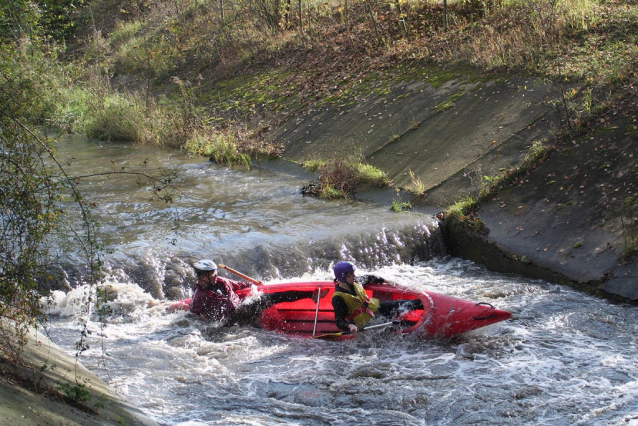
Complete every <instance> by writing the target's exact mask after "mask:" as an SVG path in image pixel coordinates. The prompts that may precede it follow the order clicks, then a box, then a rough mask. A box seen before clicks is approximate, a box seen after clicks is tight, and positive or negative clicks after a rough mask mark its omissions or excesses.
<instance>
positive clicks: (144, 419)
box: [0, 318, 157, 426]
mask: <svg viewBox="0 0 638 426" xmlns="http://www.w3.org/2000/svg"><path fill="white" fill-rule="evenodd" d="M0 321H3V323H2V325H1V327H0V329H1V330H3V333H6V332H10V331H11V330H12V328H13V327H14V325H13V322H12V321H11V320H8V319H6V318H0ZM5 339H13V338H12V337H10V336H9V335H5V336H3V342H5V343H6V342H8V340H5ZM13 343H14V345H13V346H14V347H16V348H17V347H19V346H18V345H17V343H16V342H15V341H13ZM19 359H20V362H15V361H14V360H10V359H8V358H5V357H4V356H3V352H0V371H1V372H2V379H0V401H2V404H0V425H7V426H8V425H20V426H36V425H37V426H58V425H65V426H110V425H113V426H115V425H127V426H157V423H156V422H155V421H154V420H152V419H151V418H149V417H148V416H146V415H145V414H144V413H143V412H142V411H141V410H140V409H138V408H136V407H134V406H132V405H131V404H129V403H128V402H126V401H124V400H123V399H122V398H121V397H119V396H118V395H117V394H116V393H115V392H114V391H113V389H111V388H110V387H109V386H108V385H107V384H106V383H104V382H103V381H102V380H100V378H98V377H97V376H96V375H95V374H93V373H91V372H90V371H89V370H87V369H86V368H85V367H84V366H82V365H81V364H80V363H79V362H78V361H76V359H75V358H74V357H72V356H69V355H67V354H66V353H65V352H64V351H63V350H62V349H61V348H60V347H58V346H57V345H56V344H55V343H53V342H51V341H50V340H49V339H48V338H47V337H46V336H45V335H43V334H42V333H40V332H37V331H35V330H31V331H30V332H29V333H28V334H27V336H26V343H25V344H24V346H23V347H22V350H21V352H20V356H19ZM60 386H66V387H67V389H73V387H75V386H77V387H76V389H80V390H81V392H77V395H76V396H77V398H76V399H69V397H65V396H64V392H63V390H62V389H61V388H60Z"/></svg>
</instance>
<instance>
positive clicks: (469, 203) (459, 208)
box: [444, 196, 486, 233]
mask: <svg viewBox="0 0 638 426" xmlns="http://www.w3.org/2000/svg"><path fill="white" fill-rule="evenodd" d="M478 206H479V202H478V201H477V200H476V199H474V198H473V197H471V196H467V197H465V198H463V199H462V200H460V201H457V202H456V203H454V204H453V205H451V206H450V207H448V208H447V209H446V210H445V212H444V216H445V217H446V218H451V219H453V220H455V221H457V222H459V223H461V225H462V226H464V227H466V228H467V229H470V230H472V231H474V232H478V233H485V232H486V228H485V223H483V221H482V220H481V218H480V217H479V216H478V215H477V214H476V211H477V209H478Z"/></svg>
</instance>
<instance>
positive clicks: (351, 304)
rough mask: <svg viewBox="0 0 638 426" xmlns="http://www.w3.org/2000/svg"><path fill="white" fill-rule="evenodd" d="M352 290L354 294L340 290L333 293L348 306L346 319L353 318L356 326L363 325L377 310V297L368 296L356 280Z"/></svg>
mask: <svg viewBox="0 0 638 426" xmlns="http://www.w3.org/2000/svg"><path fill="white" fill-rule="evenodd" d="M354 291H355V293H357V294H356V296H355V295H353V294H349V293H345V292H342V291H337V292H335V294H334V295H335V296H339V297H341V298H342V299H343V301H344V302H345V303H346V306H347V307H348V316H347V317H346V318H345V319H346V321H350V320H354V323H355V325H356V326H357V327H364V326H365V325H366V324H367V323H368V322H370V320H371V319H372V318H374V313H375V312H376V311H378V310H379V306H380V304H379V299H374V298H370V297H368V295H367V294H366V291H365V290H364V289H363V286H362V285H361V284H359V283H357V282H355V283H354Z"/></svg>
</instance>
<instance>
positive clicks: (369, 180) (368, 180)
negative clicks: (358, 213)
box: [304, 155, 389, 199]
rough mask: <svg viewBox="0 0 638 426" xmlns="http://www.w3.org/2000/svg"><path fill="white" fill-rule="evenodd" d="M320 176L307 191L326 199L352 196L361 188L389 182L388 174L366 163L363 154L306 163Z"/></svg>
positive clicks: (378, 185) (383, 184)
mask: <svg viewBox="0 0 638 426" xmlns="http://www.w3.org/2000/svg"><path fill="white" fill-rule="evenodd" d="M304 167H306V168H308V169H309V170H311V171H318V172H319V174H320V176H319V180H318V182H317V184H316V185H312V188H311V189H310V190H308V191H306V194H307V195H315V196H319V197H321V198H325V199H335V198H346V199H347V198H350V197H351V196H352V194H354V193H355V192H356V191H357V190H359V189H361V188H379V187H383V186H386V185H388V184H389V180H388V177H387V175H386V174H385V173H384V172H382V171H381V170H379V169H377V168H376V167H374V166H372V165H370V164H367V163H365V161H364V160H363V158H362V157H361V156H356V155H350V156H346V157H340V158H334V159H332V160H330V161H322V160H312V161H307V162H305V163H304Z"/></svg>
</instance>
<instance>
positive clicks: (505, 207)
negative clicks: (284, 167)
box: [268, 72, 638, 303]
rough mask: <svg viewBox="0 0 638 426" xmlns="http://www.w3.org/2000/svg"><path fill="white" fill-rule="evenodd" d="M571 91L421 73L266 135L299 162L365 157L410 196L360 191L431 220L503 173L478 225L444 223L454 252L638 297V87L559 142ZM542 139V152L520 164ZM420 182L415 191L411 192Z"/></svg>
mask: <svg viewBox="0 0 638 426" xmlns="http://www.w3.org/2000/svg"><path fill="white" fill-rule="evenodd" d="M477 81H480V82H477ZM572 89H573V90H576V91H578V90H580V89H581V88H580V87H578V86H576V85H574V86H573V87H572ZM563 93H564V88H563V87H562V85H561V84H559V83H556V82H551V81H547V80H542V79H538V78H534V77H529V76H525V77H523V76H517V75H498V76H494V77H492V78H490V77H489V76H482V78H481V79H478V78H477V76H476V75H469V74H464V73H463V72H459V73H458V74H457V75H456V76H455V78H452V79H450V80H449V81H448V82H447V83H446V84H444V85H442V86H440V87H434V86H432V85H431V84H428V82H427V78H426V79H424V80H419V81H413V82H411V83H409V84H406V83H405V82H397V83H396V84H395V85H394V86H393V87H392V90H390V91H389V93H388V94H387V95H383V96H372V97H369V98H365V99H361V100H359V102H357V104H356V105H354V106H350V107H348V108H347V109H346V110H342V111H341V112H340V111H339V110H338V109H334V108H331V107H324V108H317V109H310V110H308V111H307V112H305V113H300V114H298V115H296V116H295V117H294V119H290V120H288V121H287V122H284V123H282V124H281V125H280V126H278V127H276V128H274V129H273V130H272V131H271V132H270V134H269V135H268V139H269V140H271V141H280V142H281V143H282V144H283V146H284V148H285V150H284V153H283V158H284V159H285V160H287V161H290V162H295V163H303V162H304V161H307V160H308V159H312V158H323V157H326V156H327V155H330V154H329V153H337V155H345V154H346V153H351V152H356V153H361V154H362V155H363V156H364V157H365V159H366V161H367V162H368V163H370V164H372V165H374V166H376V167H378V168H379V169H381V170H383V171H384V172H386V173H387V174H388V176H389V178H390V179H391V181H392V183H393V185H395V187H397V188H400V189H402V190H401V191H398V192H395V191H392V190H391V191H389V192H390V193H391V194H390V196H385V197H384V196H379V194H378V191H372V193H371V192H370V191H362V192H360V193H358V194H356V195H355V197H356V198H359V199H374V200H375V201H377V202H385V203H387V204H388V207H390V204H391V202H392V200H393V199H394V200H397V199H400V200H402V201H406V202H409V203H411V204H412V206H413V208H414V209H416V210H420V211H423V212H425V213H428V214H432V212H438V211H440V210H443V209H446V208H447V207H449V206H450V205H452V204H454V203H455V202H457V201H459V200H462V199H463V198H465V197H467V196H473V197H475V198H477V199H478V198H479V194H480V193H481V192H482V191H483V190H484V189H485V188H486V186H487V185H488V184H489V183H490V182H493V181H495V180H496V179H497V178H499V177H503V176H505V177H508V179H506V180H503V183H502V184H500V185H499V187H497V188H496V190H495V192H493V193H492V195H491V196H490V197H489V198H488V199H487V200H484V201H483V202H482V203H481V204H480V207H479V210H478V211H477V212H476V214H477V215H478V217H479V218H480V220H481V221H482V223H483V224H484V227H483V229H482V230H481V231H482V232H481V233H475V232H474V231H473V230H472V229H469V228H466V227H464V226H462V224H461V226H455V225H451V224H449V223H446V224H443V226H444V227H445V228H446V229H447V230H448V232H446V239H447V247H448V251H449V253H450V254H452V255H456V256H460V257H464V258H467V259H470V260H473V261H475V262H477V263H480V264H483V265H485V266H487V267H489V268H490V269H493V270H495V271H499V272H514V273H519V274H523V275H527V276H532V277H538V278H542V279H546V280H549V281H552V282H557V283H561V284H567V285H570V286H573V287H576V288H579V289H581V290H583V291H586V292H588V293H594V294H597V295H599V296H603V297H606V298H609V299H612V300H618V301H624V302H630V303H635V302H636V301H638V284H637V283H638V263H637V262H638V261H637V259H636V256H635V251H636V244H637V239H638V219H637V218H636V217H635V216H636V215H635V210H636V208H635V200H636V198H637V196H638V187H637V184H638V182H637V179H636V167H637V166H636V161H635V158H636V156H637V155H638V153H637V152H636V146H638V145H637V143H636V142H638V135H637V134H636V132H635V130H634V129H635V128H636V118H635V115H634V114H633V113H632V111H635V109H634V107H635V106H636V101H635V98H636V94H635V93H632V94H629V95H628V96H627V98H626V99H625V101H624V103H623V104H621V105H616V106H613V105H612V106H610V107H609V108H608V109H607V110H606V111H605V112H604V113H603V114H601V115H600V116H598V117H597V119H596V120H595V121H593V122H590V123H587V124H584V125H582V127H581V128H579V129H578V132H575V133H574V134H573V135H572V136H570V137H565V136H562V137H557V135H559V133H557V129H559V128H562V127H564V126H567V125H569V123H567V122H566V121H567V120H569V119H570V118H569V116H568V115H566V114H565V112H564V111H561V109H560V108H556V105H557V103H558V104H560V102H561V101H562V99H563ZM450 99H453V100H454V101H453V102H449V103H448V101H449V100H450ZM442 104H445V108H442V107H441V105H442ZM632 105H633V106H632ZM537 143H541V144H542V145H543V147H544V149H545V151H544V154H543V157H542V158H541V159H540V161H537V162H536V163H534V164H533V165H532V166H531V167H529V168H527V169H521V166H522V164H523V163H524V162H525V161H526V158H528V156H530V155H532V154H533V149H534V147H535V146H536V145H535V144H537ZM415 180H418V181H419V183H420V186H421V189H422V190H423V195H421V196H415V195H414V193H413V192H411V191H410V188H411V187H413V186H414V181H415ZM632 207H633V208H632ZM457 225H458V224H457Z"/></svg>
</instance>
